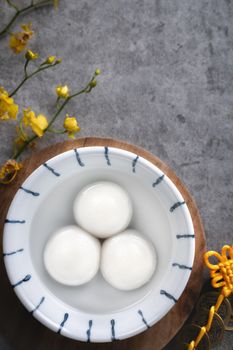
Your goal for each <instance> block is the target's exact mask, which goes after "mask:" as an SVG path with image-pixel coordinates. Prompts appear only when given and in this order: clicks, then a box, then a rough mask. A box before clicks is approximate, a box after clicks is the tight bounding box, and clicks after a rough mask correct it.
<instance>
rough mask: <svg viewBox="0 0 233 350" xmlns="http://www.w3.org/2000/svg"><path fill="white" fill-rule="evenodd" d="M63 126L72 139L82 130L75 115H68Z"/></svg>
mask: <svg viewBox="0 0 233 350" xmlns="http://www.w3.org/2000/svg"><path fill="white" fill-rule="evenodd" d="M63 126H64V128H65V129H66V131H67V133H68V137H70V138H71V139H74V138H75V136H74V135H75V133H77V132H79V131H80V126H79V125H78V122H77V119H76V118H75V117H70V116H69V115H68V114H67V115H66V118H65V120H64V124H63Z"/></svg>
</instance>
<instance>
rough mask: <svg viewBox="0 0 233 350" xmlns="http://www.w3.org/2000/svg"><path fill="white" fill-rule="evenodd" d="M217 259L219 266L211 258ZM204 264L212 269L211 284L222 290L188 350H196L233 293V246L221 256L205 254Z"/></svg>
mask: <svg viewBox="0 0 233 350" xmlns="http://www.w3.org/2000/svg"><path fill="white" fill-rule="evenodd" d="M212 257H215V258H216V259H217V260H218V263H217V264H212V263H211V262H210V260H209V259H210V258H212ZM204 262H205V264H206V266H207V267H208V268H209V269H210V277H211V278H212V281H211V284H212V286H213V287H214V288H222V289H221V292H220V294H219V296H218V299H217V302H216V304H215V305H213V306H211V308H210V310H209V317H208V321H207V324H206V325H205V326H203V327H201V329H200V332H199V334H198V335H197V337H196V339H195V340H192V341H191V342H190V343H189V345H188V350H196V348H197V346H198V344H199V343H200V341H201V340H202V338H203V337H204V335H205V334H206V333H207V332H209V330H210V329H211V326H212V322H213V318H214V314H215V313H216V312H217V311H218V310H219V308H220V306H221V304H222V302H223V300H224V299H225V298H227V297H229V296H230V295H231V294H232V293H233V245H232V246H231V247H230V246H229V245H225V246H224V247H223V248H222V251H221V254H220V253H218V252H215V251H209V252H207V253H205V254H204Z"/></svg>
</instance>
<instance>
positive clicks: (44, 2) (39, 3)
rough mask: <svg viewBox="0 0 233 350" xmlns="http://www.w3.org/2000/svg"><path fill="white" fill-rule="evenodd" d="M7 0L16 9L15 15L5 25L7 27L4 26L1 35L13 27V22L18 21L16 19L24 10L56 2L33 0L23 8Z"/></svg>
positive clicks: (51, 0) (52, 0)
mask: <svg viewBox="0 0 233 350" xmlns="http://www.w3.org/2000/svg"><path fill="white" fill-rule="evenodd" d="M6 2H7V3H8V5H9V6H10V7H12V8H13V9H14V10H15V14H14V15H13V17H12V18H11V19H10V21H9V23H8V24H7V25H6V26H5V28H3V29H2V30H1V31H0V37H1V36H3V35H5V34H6V33H7V32H8V31H9V29H10V28H11V26H12V25H13V23H14V22H15V21H16V19H17V18H18V17H19V16H20V15H22V14H23V13H24V12H27V11H30V10H33V9H35V8H37V7H40V6H45V5H52V4H54V0H42V1H38V2H36V3H34V1H31V3H30V5H28V6H25V7H23V8H21V9H19V8H18V6H16V5H15V4H14V3H13V2H12V1H11V0H6Z"/></svg>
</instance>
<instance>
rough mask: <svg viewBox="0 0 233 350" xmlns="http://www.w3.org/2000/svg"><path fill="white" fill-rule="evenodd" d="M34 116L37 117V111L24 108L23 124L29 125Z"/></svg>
mask: <svg viewBox="0 0 233 350" xmlns="http://www.w3.org/2000/svg"><path fill="white" fill-rule="evenodd" d="M33 118H36V115H35V112H33V111H32V110H31V109H30V108H27V109H24V110H23V124H24V125H25V126H29V125H30V124H31V120H32V119H33Z"/></svg>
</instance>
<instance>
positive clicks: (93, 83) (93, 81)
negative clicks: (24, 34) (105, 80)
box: [89, 79, 97, 88]
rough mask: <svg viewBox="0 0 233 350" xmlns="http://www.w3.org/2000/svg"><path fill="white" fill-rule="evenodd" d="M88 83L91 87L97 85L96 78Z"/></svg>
mask: <svg viewBox="0 0 233 350" xmlns="http://www.w3.org/2000/svg"><path fill="white" fill-rule="evenodd" d="M89 85H90V87H91V88H94V87H96V85H97V80H96V79H93V80H92V81H91V82H90V84H89Z"/></svg>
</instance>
